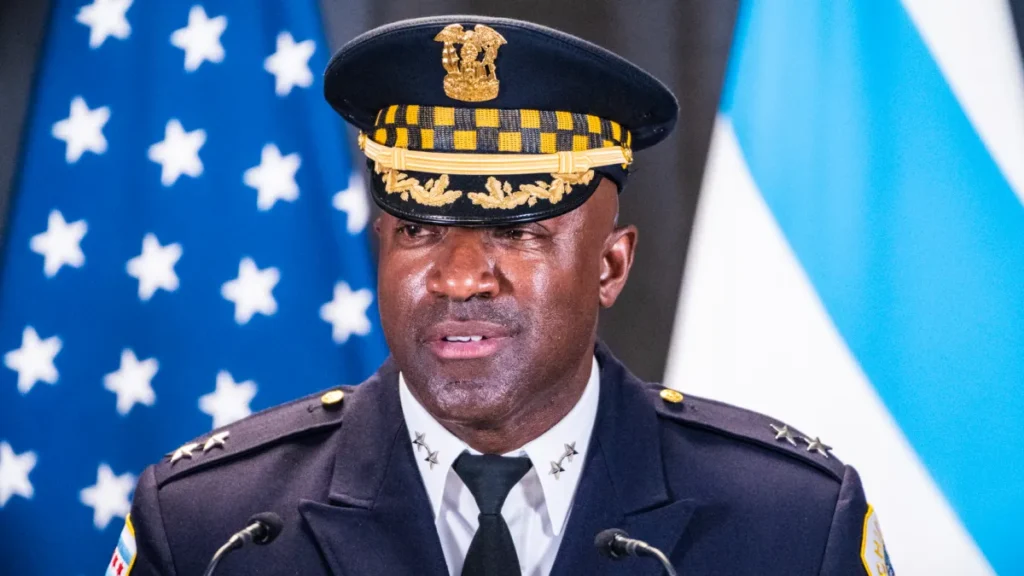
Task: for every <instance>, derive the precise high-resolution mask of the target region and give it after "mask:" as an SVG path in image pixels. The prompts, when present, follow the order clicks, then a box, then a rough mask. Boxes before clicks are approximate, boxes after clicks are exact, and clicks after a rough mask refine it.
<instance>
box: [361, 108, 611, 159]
mask: <svg viewBox="0 0 1024 576" xmlns="http://www.w3.org/2000/svg"><path fill="white" fill-rule="evenodd" d="M369 136H370V138H372V139H373V140H374V141H375V142H377V143H378V144H382V145H384V146H389V147H397V148H407V149H409V150H432V151H437V152H484V153H487V152H510V153H515V154H551V153H554V152H582V151H584V150H593V149H595V148H607V147H613V146H621V147H623V148H629V147H630V144H631V135H630V133H629V131H628V130H626V129H624V128H623V127H622V126H621V125H619V123H618V122H614V121H612V120H606V119H604V118H598V117H597V116H592V115H590V114H579V113H576V112H552V111H548V110H498V109H495V108H451V107H447V106H418V105H414V104H395V105H392V106H389V107H387V108H385V109H383V110H381V111H380V112H379V113H378V114H377V122H376V125H375V127H374V129H373V130H372V131H371V132H370V134H369Z"/></svg>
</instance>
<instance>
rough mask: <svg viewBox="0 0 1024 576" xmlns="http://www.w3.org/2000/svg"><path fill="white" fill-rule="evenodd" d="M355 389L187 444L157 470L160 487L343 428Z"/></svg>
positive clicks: (279, 409)
mask: <svg viewBox="0 0 1024 576" xmlns="http://www.w3.org/2000/svg"><path fill="white" fill-rule="evenodd" d="M353 388H354V387H352V386H342V387H338V388H334V389H331V390H328V391H326V392H317V393H316V394H311V395H309V396H306V397H303V398H299V399H298V400H293V401H291V402H288V403H286V404H281V405H278V406H274V407H272V408H268V409H266V410H263V411H261V412H257V413H256V414H253V415H251V416H248V417H246V418H243V419H242V420H239V421H237V422H234V423H233V424H230V425H228V426H224V427H222V428H218V429H216V430H214V431H212V432H210V433H209V434H204V435H203V436H200V437H198V438H195V439H194V440H191V441H189V442H186V443H185V444H183V445H182V446H180V447H179V448H177V449H175V450H173V451H171V452H168V453H167V455H166V457H165V458H164V459H163V460H162V461H161V462H160V463H159V464H157V465H156V466H155V467H154V472H155V474H156V482H157V487H163V486H164V485H165V484H167V483H168V482H171V481H173V480H176V479H178V478H181V477H184V476H186V475H189V474H192V473H194V472H198V471H200V470H205V469H208V468H211V467H214V466H216V465H218V464H219V463H223V462H228V461H232V460H235V459H237V458H239V457H241V456H244V455H246V454H250V453H253V452H257V451H259V450H261V449H264V448H266V447H269V446H271V445H274V444H278V443H280V442H283V441H285V440H289V439H292V438H296V437H299V436H303V435H306V434H310V433H313V432H316V431H319V430H324V429H328V428H332V427H337V426H340V425H341V417H342V412H343V410H342V408H343V406H344V399H345V396H346V395H347V394H350V393H351V392H352V390H353Z"/></svg>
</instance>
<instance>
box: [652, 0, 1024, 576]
mask: <svg viewBox="0 0 1024 576" xmlns="http://www.w3.org/2000/svg"><path fill="white" fill-rule="evenodd" d="M676 331H677V332H676V335H675V338H674V342H673V345H672V353H671V358H670V365H669V373H668V378H667V379H668V381H669V383H670V384H671V385H672V386H675V387H678V388H682V389H685V390H689V391H691V392H693V393H695V394H700V395H707V396H712V397H715V398H719V399H722V400H725V401H730V402H733V403H736V404H739V405H742V406H746V407H749V408H752V409H755V410H758V411H762V412H766V413H768V414H771V415H772V416H774V417H777V418H779V419H781V421H784V422H786V423H788V424H791V425H793V426H795V427H797V428H799V429H801V430H803V431H804V432H806V433H807V434H809V435H812V436H820V438H821V439H822V440H823V441H824V442H826V443H827V444H829V445H830V446H833V447H834V449H833V453H834V454H835V455H836V456H837V457H839V458H841V459H843V460H844V461H845V462H847V463H851V464H853V465H855V466H857V467H858V469H859V470H860V471H861V474H862V476H863V479H864V484H865V488H866V490H867V495H868V499H869V501H870V502H871V503H872V504H873V506H874V510H875V513H876V515H877V520H879V521H880V522H879V524H875V523H874V522H872V523H871V526H873V527H876V526H878V525H880V526H881V530H882V531H883V532H884V534H885V543H886V547H887V549H888V551H889V553H890V554H891V556H892V565H893V567H894V568H895V570H896V573H898V574H901V575H902V576H906V575H928V576H934V575H955V576H968V575H969V576H984V575H986V574H1002V575H1016V574H1024V545H1022V538H1024V529H1022V527H1021V526H1022V524H1021V521H1022V519H1024V433H1022V431H1024V79H1022V71H1021V59H1020V52H1019V49H1018V45H1017V41H1016V38H1015V36H1014V29H1013V25H1012V20H1011V17H1010V11H1009V7H1008V6H1007V5H1006V3H1005V2H1004V1H1003V0H982V1H978V2H961V1H958V0H903V1H902V2H898V1H896V0H887V1H878V2H769V1H760V2H759V1H751V2H743V3H741V10H740V16H739V20H738V23H737V31H736V37H735V40H734V45H733V50H732V53H731V62H730V69H729V73H728V80H727V83H726V86H725V89H724V92H723V96H722V102H721V108H720V113H719V118H718V121H717V126H716V129H715V134H714V138H713V143H712V146H711V153H710V156H709V160H708V166H707V174H706V177H705V182H704V189H703V191H702V197H701V200H700V206H699V209H698V216H697V223H696V228H695V230H694V237H693V242H692V247H691V252H690V256H689V262H688V268H687V271H686V277H685V278H684V285H683V289H682V297H681V301H680V306H679V312H678V317H677V320H676ZM768 427H769V424H767V423H766V424H765V432H766V434H767V433H771V431H770V430H769V429H768ZM864 556H865V557H864V561H865V562H864V564H865V572H866V573H867V574H872V575H876V574H879V573H880V570H881V571H883V572H884V571H886V569H885V563H884V562H879V561H877V559H876V558H874V557H873V550H872V549H871V547H870V546H869V547H868V549H867V550H865V551H864Z"/></svg>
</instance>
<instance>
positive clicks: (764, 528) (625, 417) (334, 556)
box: [130, 345, 874, 576]
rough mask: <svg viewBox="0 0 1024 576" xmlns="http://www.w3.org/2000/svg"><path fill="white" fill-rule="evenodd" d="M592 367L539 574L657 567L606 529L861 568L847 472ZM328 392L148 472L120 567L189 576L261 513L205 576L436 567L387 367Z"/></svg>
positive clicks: (701, 561)
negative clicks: (622, 552)
mask: <svg viewBox="0 0 1024 576" xmlns="http://www.w3.org/2000/svg"><path fill="white" fill-rule="evenodd" d="M597 359H598V363H599V365H600V367H601V397H600V405H599V408H598V415H597V421H596V423H595V427H594V436H593V439H592V440H591V444H590V446H591V447H590V449H589V450H588V451H587V461H586V463H585V467H584V472H583V475H582V477H581V479H580V482H579V485H578V488H577V491H576V496H575V499H574V501H573V505H572V510H571V512H570V515H569V518H568V524H567V526H566V528H565V535H564V538H563V540H562V544H561V547H560V549H559V552H558V557H557V560H556V561H555V565H554V569H553V574H586V575H588V576H589V575H612V574H649V575H652V576H653V575H655V574H660V573H661V568H660V566H659V565H658V563H657V562H656V561H654V560H648V559H636V558H629V559H625V560H621V561H612V560H609V559H606V558H604V557H602V556H600V555H599V554H598V552H597V551H596V549H595V548H594V536H595V535H596V534H597V533H598V532H599V531H601V530H603V529H605V528H611V527H619V528H623V529H625V530H626V531H627V532H628V533H629V534H630V536H632V537H634V538H640V539H643V540H646V541H647V542H649V543H651V544H653V545H654V546H657V547H658V548H660V549H662V550H663V551H664V552H665V553H666V554H668V555H669V557H670V558H671V560H672V563H673V564H674V565H675V566H676V567H677V569H678V570H679V571H680V574H681V575H685V576H693V575H697V574H701V575H709V574H714V575H730V574H744V575H759V576H760V575H775V574H780V575H781V574H785V575H786V576H803V575H808V576H809V575H818V574H827V575H834V576H853V575H857V576H864V575H865V574H873V573H874V572H873V571H869V570H868V569H867V568H866V565H865V563H864V562H863V561H862V559H861V556H862V545H863V543H862V539H863V538H864V534H865V532H866V530H865V517H866V514H867V511H868V506H867V503H866V502H865V499H864V493H863V490H862V488H861V483H860V480H859V478H858V476H857V473H856V472H855V471H854V470H853V468H851V467H849V466H844V465H843V464H842V463H840V462H839V461H838V460H836V459H835V457H830V458H825V457H824V456H822V455H820V454H819V453H817V452H808V451H807V450H806V444H799V445H797V446H795V447H794V446H792V445H791V444H789V443H788V442H786V441H784V440H776V439H775V433H774V431H773V430H772V429H771V428H770V426H769V425H770V424H780V423H779V422H777V421H775V420H772V419H770V418H768V417H766V416H762V415H760V414H756V413H753V412H748V411H746V410H741V409H739V408H735V407H732V406H728V405H725V404H720V403H718V402H713V401H709V400H704V399H699V398H695V397H692V396H687V397H686V398H685V399H684V400H683V401H682V402H680V403H671V402H668V401H666V400H663V399H662V398H661V397H660V395H659V393H660V392H661V390H662V388H661V387H660V386H657V385H653V384H647V383H644V382H641V381H640V380H638V379H637V378H636V377H634V376H633V375H632V374H630V373H629V372H628V371H627V370H626V369H625V367H623V366H622V364H620V363H619V361H618V360H616V359H615V358H614V357H613V356H612V355H611V354H610V352H608V350H607V349H606V348H604V347H603V346H602V345H598V347H597ZM342 390H343V391H344V393H345V396H344V400H343V401H342V402H339V403H337V404H333V405H328V404H325V403H323V402H321V399H320V395H316V396H310V397H307V398H303V399H300V400H297V401H295V402H292V403H289V404H285V405H282V406H278V407H276V408H272V409H270V410H267V411H264V412H261V413H259V414H256V415H253V416H251V417H249V418H247V419H245V420H242V421H239V422H236V423H234V424H232V425H231V426H228V427H227V428H226V429H227V430H229V431H230V436H229V437H228V439H227V440H226V441H225V445H224V446H223V447H215V448H212V449H211V450H209V451H207V452H205V453H204V452H203V451H202V450H201V449H198V450H196V451H194V452H193V457H192V458H182V459H179V460H177V461H176V462H175V463H173V464H172V463H170V461H169V460H170V459H165V460H164V461H163V462H160V463H159V464H156V465H154V466H151V467H149V468H147V469H146V471H145V472H144V473H143V474H142V477H141V479H140V481H139V485H138V488H136V491H135V498H134V504H133V506H132V511H131V516H130V518H131V520H132V522H133V524H134V527H135V537H136V542H137V546H138V554H137V557H136V558H135V562H134V565H133V568H132V570H131V574H132V576H135V575H139V576H148V575H150V574H161V575H177V576H186V575H199V574H202V572H203V569H204V567H205V566H206V563H207V562H208V560H209V559H210V557H211V556H212V555H213V553H214V551H215V550H216V549H217V548H218V547H219V546H220V545H221V544H223V543H224V542H225V541H226V540H227V539H228V538H229V537H230V536H231V534H232V533H233V532H235V531H237V530H239V529H240V528H242V527H243V526H244V525H245V522H246V520H247V519H248V518H249V517H250V516H251V515H252V514H254V513H257V512H263V511H273V512H276V513H278V514H279V515H280V516H281V518H282V519H283V520H284V529H283V531H282V532H281V534H280V536H279V537H278V538H277V540H276V541H274V542H273V543H271V544H270V545H268V546H247V547H245V548H243V549H241V550H239V551H237V552H234V553H233V554H231V555H229V556H228V557H227V558H226V559H225V560H224V561H223V562H222V563H221V565H220V568H219V571H218V574H222V575H228V574H235V575H242V574H245V575H264V574H267V575H269V574H274V575H279V574H295V575H300V574H301V575H303V576H312V575H318V574H338V575H353V574H360V575H362V574H371V575H376V574H387V575H405V574H416V575H421V574H422V575H439V576H440V575H443V574H447V567H446V565H445V560H444V556H443V554H442V552H441V545H440V543H439V540H438V536H437V531H436V529H435V527H434V518H433V514H432V511H431V508H430V504H429V500H428V498H427V494H426V491H425V489H424V487H423V484H422V481H421V479H420V475H419V472H418V470H417V468H416V464H415V462H414V460H413V451H412V446H411V444H410V443H409V441H408V437H409V436H408V433H407V431H406V430H405V423H404V420H403V417H402V410H401V407H400V404H399V398H398V375H397V371H396V368H395V367H394V365H393V364H392V363H391V362H388V363H386V364H385V365H384V366H383V367H382V368H381V369H380V371H379V372H378V373H377V374H376V375H374V376H373V377H372V378H370V379H369V380H368V381H366V382H365V383H363V384H361V385H359V386H355V387H345V388H343V389H342ZM211 435H212V433H211ZM206 438H207V437H203V438H201V439H199V440H198V441H199V442H203V441H205V439H206ZM868 548H869V549H870V548H871V546H870V545H869V546H868Z"/></svg>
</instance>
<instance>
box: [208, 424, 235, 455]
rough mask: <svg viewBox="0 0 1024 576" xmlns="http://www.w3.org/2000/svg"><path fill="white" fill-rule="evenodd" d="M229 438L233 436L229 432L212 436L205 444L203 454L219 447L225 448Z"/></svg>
mask: <svg viewBox="0 0 1024 576" xmlns="http://www.w3.org/2000/svg"><path fill="white" fill-rule="evenodd" d="M228 436H231V432H228V431H227V430H225V431H223V432H218V433H216V434H214V435H213V436H210V438H209V440H207V441H206V444H203V454H206V453H207V452H209V451H210V450H212V449H214V448H216V447H217V446H220V447H221V448H223V447H224V441H225V440H227V439H228Z"/></svg>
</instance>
